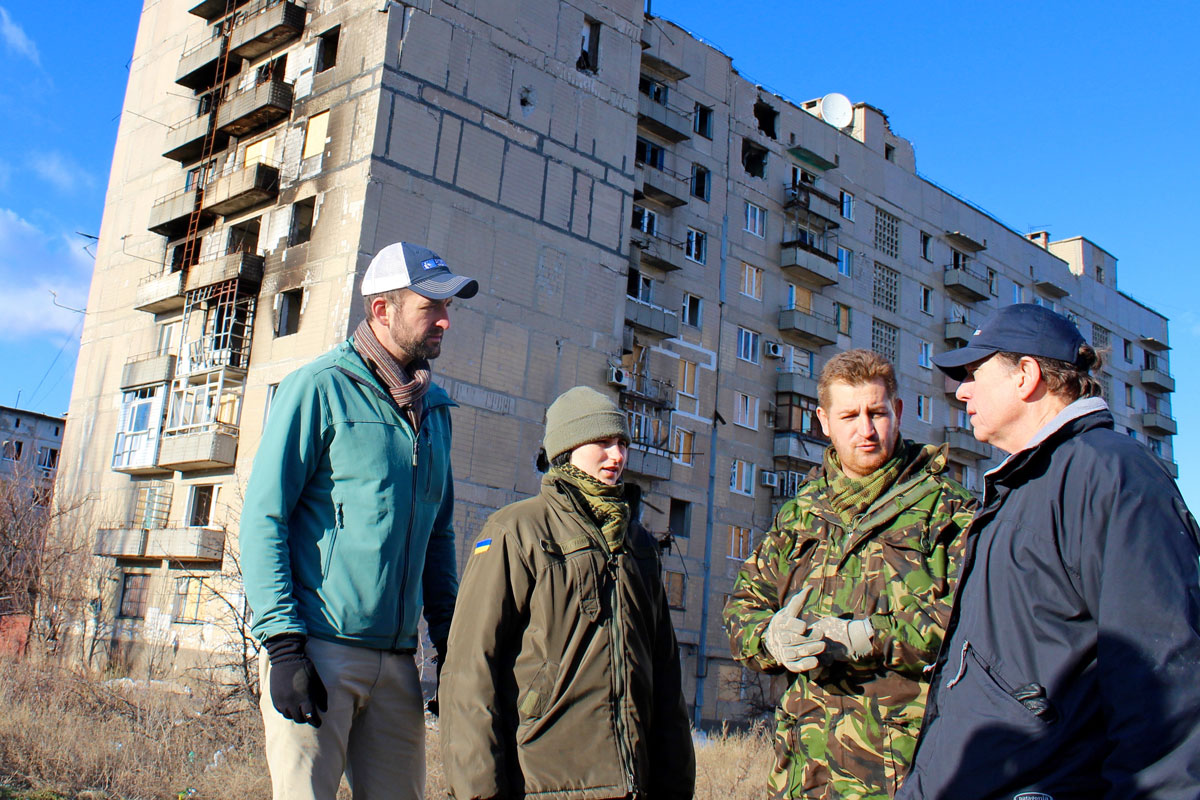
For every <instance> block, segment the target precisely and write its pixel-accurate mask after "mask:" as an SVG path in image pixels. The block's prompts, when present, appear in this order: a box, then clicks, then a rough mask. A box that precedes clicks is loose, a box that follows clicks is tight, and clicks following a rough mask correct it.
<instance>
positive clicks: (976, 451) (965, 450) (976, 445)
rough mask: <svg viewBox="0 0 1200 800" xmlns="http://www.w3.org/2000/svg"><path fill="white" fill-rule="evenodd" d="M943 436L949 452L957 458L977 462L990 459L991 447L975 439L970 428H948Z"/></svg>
mask: <svg viewBox="0 0 1200 800" xmlns="http://www.w3.org/2000/svg"><path fill="white" fill-rule="evenodd" d="M944 435H945V437H946V444H948V445H950V452H951V453H952V454H953V455H956V456H958V457H959V458H969V459H973V460H975V461H979V460H981V459H984V458H991V457H992V446H991V445H990V444H985V443H984V442H981V441H979V440H978V439H976V438H975V434H974V433H972V432H971V429H970V428H959V427H948V428H946V429H945V432H944Z"/></svg>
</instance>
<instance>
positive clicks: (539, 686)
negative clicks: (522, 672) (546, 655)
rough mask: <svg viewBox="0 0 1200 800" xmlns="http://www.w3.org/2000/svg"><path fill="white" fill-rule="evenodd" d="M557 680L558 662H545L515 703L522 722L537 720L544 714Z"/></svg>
mask: <svg viewBox="0 0 1200 800" xmlns="http://www.w3.org/2000/svg"><path fill="white" fill-rule="evenodd" d="M557 680H558V662H557V661H550V660H547V661H546V662H545V663H543V664H542V666H541V667H539V668H538V671H537V672H536V673H534V675H533V680H531V681H530V682H529V685H528V686H527V687H525V691H524V692H522V693H521V697H520V699H519V700H518V701H517V711H519V712H520V714H521V721H522V722H528V721H530V720H535V719H538V718H539V717H541V716H542V714H545V713H546V708H547V707H548V706H549V705H550V700H551V696H552V694H553V692H554V684H555V682H556V681H557Z"/></svg>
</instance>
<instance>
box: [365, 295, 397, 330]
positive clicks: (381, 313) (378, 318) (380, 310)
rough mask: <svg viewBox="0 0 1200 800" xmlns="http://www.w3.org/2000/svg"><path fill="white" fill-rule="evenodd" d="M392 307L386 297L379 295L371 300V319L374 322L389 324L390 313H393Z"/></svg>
mask: <svg viewBox="0 0 1200 800" xmlns="http://www.w3.org/2000/svg"><path fill="white" fill-rule="evenodd" d="M391 312H392V307H391V306H390V305H389V304H388V301H387V299H386V298H384V297H381V296H378V297H375V298H374V299H372V300H371V313H370V316H369V319H370V320H371V321H372V322H375V323H378V324H380V325H383V326H384V327H386V326H387V321H388V315H389V314H391Z"/></svg>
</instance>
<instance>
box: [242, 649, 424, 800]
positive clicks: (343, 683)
mask: <svg viewBox="0 0 1200 800" xmlns="http://www.w3.org/2000/svg"><path fill="white" fill-rule="evenodd" d="M307 653H308V657H309V658H310V659H311V660H312V662H313V665H314V666H315V667H316V668H317V673H318V674H319V675H320V676H321V681H322V682H323V683H324V684H325V689H326V691H328V693H329V710H328V711H326V712H324V713H323V714H322V715H321V718H322V724H321V727H320V728H314V727H313V726H311V725H308V724H303V725H302V724H299V723H295V722H292V721H291V720H289V719H287V718H286V717H284V716H283V715H282V714H280V713H279V712H278V711H276V710H275V706H273V705H272V704H271V693H270V687H271V682H270V664H269V662H268V660H267V651H266V649H263V651H262V652H261V654H260V659H259V677H260V678H261V679H262V683H261V686H262V699H261V701H260V703H259V707H260V708H261V709H262V715H263V725H264V727H265V728H266V740H267V766H268V767H269V768H270V770H271V788H272V791H273V792H274V797H275V800H334V797H335V796H336V795H337V790H338V784H339V783H340V782H341V779H342V773H343V772H344V773H345V774H346V780H347V782H348V783H349V784H350V789H351V792H352V795H353V797H354V800H383V799H384V798H387V799H388V800H391V798H400V799H401V800H421V799H422V798H424V796H425V711H424V704H423V701H422V698H421V683H420V678H419V676H418V673H417V665H416V662H415V661H414V659H413V657H412V656H411V655H401V654H398V653H388V652H385V651H382V650H370V649H368V648H365V647H347V646H346V645H340V644H334V643H333V642H327V641H323V640H321V639H309V640H308V645H307Z"/></svg>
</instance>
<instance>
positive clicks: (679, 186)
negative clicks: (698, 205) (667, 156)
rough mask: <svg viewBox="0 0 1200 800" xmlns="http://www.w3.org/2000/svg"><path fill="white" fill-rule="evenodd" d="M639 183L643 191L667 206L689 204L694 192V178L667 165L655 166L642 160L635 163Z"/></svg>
mask: <svg viewBox="0 0 1200 800" xmlns="http://www.w3.org/2000/svg"><path fill="white" fill-rule="evenodd" d="M635 168H636V172H637V185H638V189H639V190H640V191H641V193H642V194H643V195H644V196H646V197H648V198H650V199H651V200H655V201H657V202H659V203H662V204H663V205H665V206H670V207H672V208H678V207H679V206H682V205H687V201H688V197H689V196H690V195H691V193H692V178H691V176H690V175H683V174H681V173H678V172H675V171H674V170H672V169H669V168H667V167H653V166H651V165H649V164H646V163H644V162H642V161H638V162H637V163H636V164H635Z"/></svg>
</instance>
